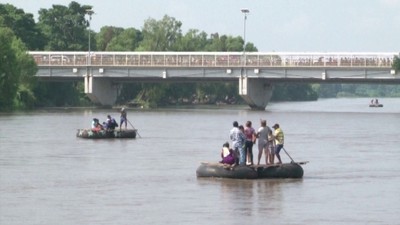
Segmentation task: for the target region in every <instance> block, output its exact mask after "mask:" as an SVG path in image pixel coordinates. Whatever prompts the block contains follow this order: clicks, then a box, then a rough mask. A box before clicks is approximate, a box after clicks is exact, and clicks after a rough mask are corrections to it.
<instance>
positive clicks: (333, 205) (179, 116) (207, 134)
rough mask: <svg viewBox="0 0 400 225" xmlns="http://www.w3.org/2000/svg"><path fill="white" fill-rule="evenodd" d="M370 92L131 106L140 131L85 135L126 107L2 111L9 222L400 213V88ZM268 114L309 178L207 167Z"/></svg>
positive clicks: (392, 219) (389, 218)
mask: <svg viewBox="0 0 400 225" xmlns="http://www.w3.org/2000/svg"><path fill="white" fill-rule="evenodd" d="M369 101H370V100H369V99H364V98H355V99H322V100H319V101H316V102H288V103H271V104H270V105H268V107H267V110H266V111H265V112H260V111H251V110H249V109H248V108H247V107H246V106H235V107H227V106H225V107H222V108H220V107H216V106H215V107H202V108H189V109H184V108H179V109H157V110H138V109H129V110H128V119H129V120H130V122H131V123H132V125H133V126H135V127H136V128H137V129H139V134H140V136H141V137H137V138H136V139H131V140H126V139H125V140H122V139H113V140H87V139H80V138H77V137H76V136H75V135H76V130H77V129H78V128H89V127H90V123H91V119H92V118H94V117H96V118H99V119H100V120H101V121H104V120H106V115H107V114H111V115H112V116H113V117H115V118H117V120H119V119H118V117H119V113H118V109H109V110H106V109H101V110H100V109H52V110H37V111H34V112H24V113H21V112H19V113H12V114H4V113H3V114H0V124H1V126H0V224H1V225H17V224H18V225H19V224H21V225H28V224H49V225H53V224H71V225H77V224H96V225H97V224H229V225H233V224H299V225H303V224H400V201H399V200H400V163H399V161H400V99H399V98H388V99H380V102H381V103H382V104H384V107H382V108H370V107H368V104H369ZM260 118H262V119H267V121H268V125H270V126H272V125H273V124H274V123H279V124H280V125H281V128H282V130H283V131H284V132H285V149H286V150H287V152H288V153H289V154H290V156H291V157H292V158H293V159H294V160H295V161H309V163H307V164H305V165H303V169H304V177H303V178H302V179H264V180H232V179H215V178H214V179H212V178H197V177H196V169H197V167H198V166H199V165H200V162H202V161H217V160H219V151H220V148H221V146H222V144H223V143H224V142H225V141H227V140H228V139H229V130H230V129H231V127H232V122H233V121H234V120H237V121H238V122H239V123H240V124H244V123H245V122H246V121H247V120H251V121H253V126H254V127H255V128H256V129H257V128H258V127H259V120H260ZM128 126H130V125H129V124H128ZM254 151H255V153H257V150H256V149H255V150H254ZM281 156H282V159H283V161H284V162H289V161H290V159H289V158H288V156H287V155H285V153H284V152H282V153H281Z"/></svg>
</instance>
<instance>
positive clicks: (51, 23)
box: [38, 1, 92, 51]
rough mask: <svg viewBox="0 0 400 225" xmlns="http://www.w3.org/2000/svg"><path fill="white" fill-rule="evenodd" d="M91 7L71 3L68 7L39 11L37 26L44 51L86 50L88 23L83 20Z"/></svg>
mask: <svg viewBox="0 0 400 225" xmlns="http://www.w3.org/2000/svg"><path fill="white" fill-rule="evenodd" d="M91 8H92V7H91V6H81V5H80V4H79V3H77V2H74V1H72V2H71V3H70V4H69V6H68V7H66V6H62V5H53V8H51V9H40V10H39V23H38V24H39V26H40V28H41V29H42V31H43V33H44V35H45V38H46V40H47V44H46V46H45V49H46V50H51V51H80V50H87V49H88V48H87V46H88V44H87V42H88V35H89V34H88V32H87V31H86V28H87V27H88V25H89V21H87V20H86V19H85V15H86V10H87V9H91Z"/></svg>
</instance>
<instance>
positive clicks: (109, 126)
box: [104, 115, 118, 131]
mask: <svg viewBox="0 0 400 225" xmlns="http://www.w3.org/2000/svg"><path fill="white" fill-rule="evenodd" d="M104 124H105V127H106V129H107V130H110V131H113V130H115V128H116V127H118V123H117V121H115V119H114V118H112V117H111V116H110V115H107V121H106V122H105V123H104Z"/></svg>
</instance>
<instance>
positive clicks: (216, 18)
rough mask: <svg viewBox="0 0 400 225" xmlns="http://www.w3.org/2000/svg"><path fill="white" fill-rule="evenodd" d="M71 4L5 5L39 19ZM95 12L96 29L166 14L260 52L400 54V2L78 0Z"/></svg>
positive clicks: (16, 0)
mask: <svg viewBox="0 0 400 225" xmlns="http://www.w3.org/2000/svg"><path fill="white" fill-rule="evenodd" d="M70 2H71V1H70V0H5V1H4V0H3V1H2V3H10V4H13V5H14V6H16V7H17V8H22V9H23V10H24V11H25V12H29V13H32V14H34V15H35V19H36V21H37V18H38V17H37V15H38V11H39V9H40V8H46V9H49V8H51V7H52V5H53V4H60V5H65V6H68V4H69V3H70ZM76 2H78V3H79V4H81V5H91V6H93V10H94V11H95V13H96V14H95V15H93V18H92V29H94V30H95V31H99V30H100V28H101V27H102V26H110V25H111V26H118V27H123V28H128V27H134V28H136V29H141V28H142V26H143V23H144V21H145V20H146V19H148V18H154V19H156V20H160V19H161V18H162V17H163V16H164V15H168V16H171V17H174V18H175V19H177V20H179V21H181V22H182V24H183V26H182V31H183V32H184V33H186V32H187V31H188V29H198V30H200V31H205V32H206V33H207V34H211V33H216V32H218V33H219V34H226V35H233V36H238V35H243V21H244V18H243V14H242V13H241V11H240V9H242V8H248V9H249V10H250V14H249V15H248V19H247V23H246V40H247V41H250V42H253V43H254V44H255V45H256V47H257V48H258V50H259V51H264V52H266V51H285V52H311V51H313V52H355V51H357V52H399V51H400V0H364V1H362V0H330V1H329V0H146V1H143V0H113V1H110V0H104V1H100V0H76Z"/></svg>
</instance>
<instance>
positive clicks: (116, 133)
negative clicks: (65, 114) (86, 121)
mask: <svg viewBox="0 0 400 225" xmlns="http://www.w3.org/2000/svg"><path fill="white" fill-rule="evenodd" d="M136 133H137V130H132V129H127V130H119V129H115V130H100V131H93V130H92V129H78V131H77V133H76V136H77V137H80V138H87V139H106V138H136Z"/></svg>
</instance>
